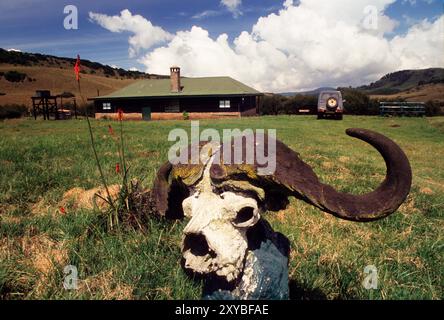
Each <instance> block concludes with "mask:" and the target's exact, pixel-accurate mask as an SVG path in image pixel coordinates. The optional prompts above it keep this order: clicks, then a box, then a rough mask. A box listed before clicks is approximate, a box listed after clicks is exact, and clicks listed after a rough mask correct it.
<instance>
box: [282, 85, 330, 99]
mask: <svg viewBox="0 0 444 320" xmlns="http://www.w3.org/2000/svg"><path fill="white" fill-rule="evenodd" d="M327 90H336V88H332V87H321V88H317V89H315V90H311V91H300V92H283V93H279V94H280V95H281V96H285V97H293V96H296V95H298V94H300V95H303V96H318V95H319V93H320V92H321V91H327Z"/></svg>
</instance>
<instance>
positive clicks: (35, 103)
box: [31, 90, 59, 120]
mask: <svg viewBox="0 0 444 320" xmlns="http://www.w3.org/2000/svg"><path fill="white" fill-rule="evenodd" d="M31 99H32V113H33V115H34V119H37V115H39V114H43V119H44V120H49V119H50V115H54V119H58V118H59V110H58V106H57V96H52V95H51V92H50V91H49V90H37V91H36V92H35V96H33V97H31Z"/></svg>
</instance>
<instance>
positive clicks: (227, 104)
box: [219, 100, 231, 109]
mask: <svg viewBox="0 0 444 320" xmlns="http://www.w3.org/2000/svg"><path fill="white" fill-rule="evenodd" d="M230 108H231V100H219V109H230Z"/></svg>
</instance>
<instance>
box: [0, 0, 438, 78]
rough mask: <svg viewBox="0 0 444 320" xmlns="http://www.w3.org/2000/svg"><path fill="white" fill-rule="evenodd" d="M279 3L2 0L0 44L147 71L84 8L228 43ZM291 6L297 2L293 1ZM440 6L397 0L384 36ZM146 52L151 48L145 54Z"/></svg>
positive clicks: (124, 39)
mask: <svg viewBox="0 0 444 320" xmlns="http://www.w3.org/2000/svg"><path fill="white" fill-rule="evenodd" d="M305 1H306V2H308V1H310V0H305ZM375 1H381V0H375ZM326 2H327V1H326ZM328 2H330V1H328ZM367 2H369V3H371V2H372V1H371V0H368V1H367ZM283 3H284V0H281V1H276V0H260V1H253V0H242V1H241V4H240V5H239V6H238V7H237V10H238V12H241V14H233V12H232V11H230V10H228V8H227V7H225V6H223V5H222V4H221V1H220V0H186V1H173V0H143V1H142V0H129V1H109V0H95V1H91V0H77V1H75V0H71V1H60V0H37V1H35V0H7V1H5V0H2V2H1V3H0V25H2V28H1V29H0V47H2V48H6V49H8V48H14V49H19V50H22V51H27V52H38V53H45V54H52V55H57V56H66V57H75V56H76V54H77V53H79V54H80V55H81V57H82V58H84V59H89V60H92V61H98V62H101V63H104V64H108V65H117V66H119V67H123V68H131V67H137V68H138V69H140V70H146V69H147V68H146V66H147V65H146V64H145V63H143V62H142V63H141V61H140V58H141V56H139V57H129V54H128V49H129V45H128V38H129V36H130V35H131V33H130V32H125V31H124V32H120V33H117V32H110V31H109V30H107V29H106V28H104V27H102V26H100V25H99V24H98V23H96V22H93V21H91V20H90V19H89V12H95V13H100V14H105V15H108V16H116V15H119V14H120V12H121V11H122V10H124V9H128V10H129V11H130V12H131V13H132V14H133V15H136V14H138V15H141V16H143V17H144V18H145V19H146V20H148V21H150V22H151V23H152V24H153V25H155V26H159V27H161V28H162V29H163V30H165V31H166V32H168V33H170V34H173V35H174V34H175V33H176V32H177V31H181V30H190V29H191V28H192V26H199V27H201V28H202V29H204V30H206V31H208V33H209V37H210V38H211V39H216V38H217V37H218V36H219V35H220V34H223V33H226V34H227V35H228V39H229V43H230V44H232V41H233V40H234V39H235V38H236V37H238V36H239V35H240V34H241V32H242V31H247V32H248V33H251V32H252V28H253V26H254V25H255V24H256V23H257V22H258V19H259V18H260V17H267V16H268V15H270V14H272V13H275V14H278V13H279V10H282V9H283ZM68 4H73V5H75V6H76V7H77V8H78V10H79V29H78V30H65V29H64V28H63V20H64V18H65V15H64V14H63V9H64V7H65V6H66V5H68ZM330 4H331V2H330ZM294 6H298V2H297V1H295V3H294ZM443 8H444V6H443V2H442V0H416V1H412V0H410V1H409V0H398V1H396V2H395V3H392V4H390V5H389V6H388V7H387V8H386V9H385V15H386V16H388V17H389V18H391V19H393V20H395V21H397V25H396V27H395V28H394V30H393V31H392V32H389V33H387V34H385V35H384V37H385V38H386V39H392V38H393V37H395V36H396V35H403V34H406V33H407V32H408V31H409V29H410V28H411V26H412V25H414V24H416V23H419V22H420V21H421V20H423V19H428V20H429V21H430V22H433V21H436V19H438V18H439V17H441V15H442V14H443ZM205 13H206V14H205ZM160 45H164V44H159V46H160ZM150 50H154V48H150V49H149V50H146V52H149V51H150ZM284 52H285V50H284ZM150 61H151V60H150ZM151 69H152V68H151ZM148 70H150V68H148Z"/></svg>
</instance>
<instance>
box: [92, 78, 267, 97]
mask: <svg viewBox="0 0 444 320" xmlns="http://www.w3.org/2000/svg"><path fill="white" fill-rule="evenodd" d="M180 83H181V86H182V87H183V88H182V91H181V92H178V93H175V92H171V85H170V79H149V80H140V81H137V82H135V83H133V84H130V85H129V86H127V87H125V88H122V89H120V90H117V91H115V92H113V93H111V94H109V95H106V96H100V97H96V98H94V99H113V98H114V99H118V98H142V97H186V96H223V95H260V94H261V93H260V92H259V91H257V90H255V89H253V88H251V87H249V86H247V85H245V84H243V83H241V82H239V81H237V80H234V79H233V78H230V77H206V78H180Z"/></svg>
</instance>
